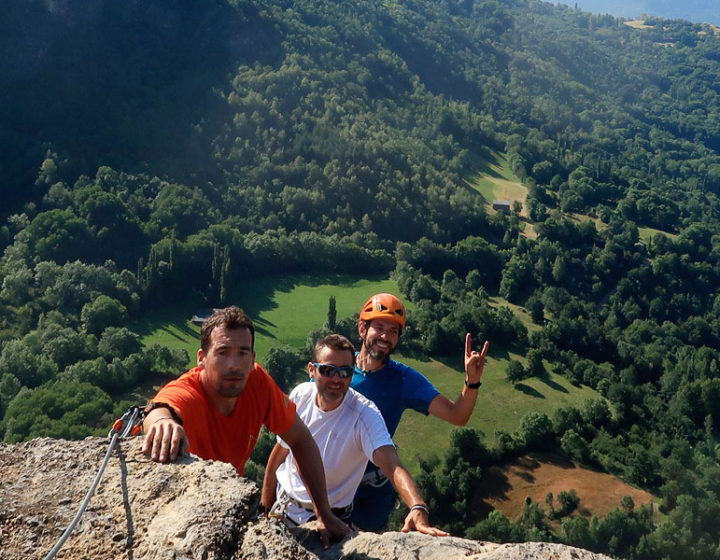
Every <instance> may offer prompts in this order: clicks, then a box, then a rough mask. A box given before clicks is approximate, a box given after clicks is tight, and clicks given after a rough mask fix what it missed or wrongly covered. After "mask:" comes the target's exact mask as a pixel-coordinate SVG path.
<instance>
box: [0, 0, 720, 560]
mask: <svg viewBox="0 0 720 560" xmlns="http://www.w3.org/2000/svg"><path fill="white" fill-rule="evenodd" d="M0 52H2V54H3V56H2V57H0V76H1V78H0V83H1V84H2V87H0V153H2V158H0V192H1V193H2V195H3V202H2V204H0V249H1V250H2V259H1V260H0V286H1V289H0V419H2V420H1V421H0V439H2V441H4V442H6V443H14V442H19V441H24V440H27V439H30V438H34V437H38V436H51V437H56V438H71V439H72V438H82V437H85V436H87V435H90V434H92V435H104V434H105V433H107V429H108V427H109V426H110V424H111V423H112V420H113V419H114V418H116V417H118V416H119V415H120V414H122V412H123V411H124V410H125V409H126V408H127V407H128V406H129V404H137V403H135V402H133V401H132V399H131V398H130V397H129V395H131V394H132V391H133V389H134V388H135V387H137V386H138V385H139V384H140V383H141V382H142V381H143V380H144V379H145V378H147V376H149V375H156V374H157V375H160V374H167V373H173V374H177V373H179V372H181V371H182V370H183V368H184V367H185V366H186V365H187V363H188V360H189V358H190V357H189V356H188V355H187V352H185V351H179V350H177V349H171V348H168V347H165V346H162V345H144V344H142V342H141V339H140V336H139V334H138V333H137V332H135V331H134V330H133V327H132V325H134V324H137V321H138V320H139V319H141V318H142V317H146V316H149V315H152V314H154V313H158V312H159V311H161V310H162V309H163V308H165V307H167V306H169V305H172V304H175V303H176V302H177V301H187V302H189V303H191V304H192V305H196V306H198V307H200V306H207V307H211V306H219V305H224V304H228V303H232V302H233V301H234V300H233V296H234V294H235V292H234V290H235V289H236V287H237V286H238V285H239V284H240V283H241V282H245V281H248V280H261V281H263V282H273V281H274V279H276V278H279V277H283V276H287V275H297V274H315V273H318V271H321V272H322V273H323V274H339V275H343V274H346V275H354V276H356V277H357V276H367V277H370V276H373V277H385V278H388V277H391V278H392V279H393V280H394V281H395V282H397V285H398V286H399V288H400V291H401V294H400V295H401V296H402V297H403V298H404V299H405V300H407V301H408V302H409V303H410V304H411V305H412V310H413V312H412V314H411V315H410V317H409V325H408V328H407V329H406V332H405V333H404V334H403V343H402V344H403V345H402V351H403V353H407V354H408V355H417V356H430V357H434V358H439V359H443V358H445V357H447V356H449V355H454V354H456V353H457V349H458V348H461V345H462V340H463V337H464V334H465V333H466V332H470V333H472V334H473V338H474V339H475V340H483V339H488V340H490V342H491V352H492V353H493V355H494V356H496V357H497V358H498V359H501V358H502V359H506V362H507V370H506V377H507V379H506V382H507V383H509V384H515V385H517V384H519V383H521V382H522V380H524V379H527V378H529V377H535V376H541V375H543V374H545V373H546V372H548V371H552V372H554V373H557V374H560V375H563V376H565V377H566V378H567V379H569V380H570V381H571V382H572V383H574V384H576V385H578V386H580V385H582V386H586V387H590V388H592V389H594V390H595V391H596V392H597V394H598V398H597V399H593V400H589V401H587V402H586V403H585V404H584V406H582V407H580V408H574V407H561V408H558V409H557V410H556V411H555V412H554V413H553V414H551V415H548V414H545V413H538V412H529V413H528V414H525V415H524V416H523V418H522V419H521V421H520V424H519V426H518V429H517V430H516V431H514V432H507V433H505V432H503V433H498V434H495V435H494V437H492V435H490V437H488V434H479V433H478V432H477V431H475V430H473V429H470V428H465V429H460V430H456V431H455V432H454V433H453V441H452V445H451V447H450V449H449V451H448V452H447V453H446V455H445V456H444V457H440V458H433V459H429V460H428V461H426V462H424V464H423V465H422V469H423V472H422V473H421V475H420V477H419V480H418V482H419V484H420V486H421V488H422V490H423V493H424V495H425V496H426V497H427V500H428V503H429V505H430V509H431V511H434V512H442V513H438V514H437V517H435V518H433V520H432V521H433V523H434V524H436V525H438V526H440V527H443V528H446V529H448V530H450V531H452V532H453V534H455V535H458V536H467V537H470V538H476V539H485V540H494V541H497V542H510V541H525V540H547V541H557V542H564V543H567V544H571V545H574V546H580V547H583V548H587V549H590V550H593V551H598V552H603V553H606V554H609V555H611V556H614V557H617V558H627V559H629V560H650V559H653V560H655V559H669V560H688V559H698V560H700V559H720V529H719V528H718V525H717V518H718V514H719V513H720V511H719V510H720V500H719V499H718V498H720V482H719V481H720V465H718V458H720V447H719V446H718V436H719V435H720V318H719V314H720V297H719V296H720V235H719V234H720V198H719V197H718V193H720V29H718V28H715V27H711V26H707V25H699V24H691V23H688V22H686V21H682V20H661V19H648V20H644V21H642V22H629V21H626V20H623V19H620V18H615V17H612V16H609V15H602V16H599V15H592V14H589V13H585V12H582V11H580V10H577V9H573V8H571V7H568V6H564V5H554V4H552V3H548V2H542V1H539V0H441V1H438V0H405V1H402V2H400V1H397V0H387V1H385V2H382V3H372V2H361V1H357V0H345V1H344V2H341V3H340V2H332V1H330V0H314V1H309V0H296V1H293V2H288V1H284V0H279V1H271V0H246V1H242V0H207V1H205V2H190V1H187V0H174V1H172V2H170V1H168V0H147V1H145V2H117V1H113V0H98V1H96V2H92V3H89V4H88V3H86V2H80V1H79V0H63V1H61V2H45V1H44V0H43V1H41V0H13V1H11V2H9V3H7V4H6V5H5V7H4V14H3V17H2V18H0ZM505 164H506V165H507V166H508V168H509V171H510V172H511V173H512V175H513V176H514V177H515V178H517V180H518V182H519V183H520V184H521V185H522V187H523V189H524V190H526V192H527V195H526V197H525V198H524V199H523V200H513V201H511V202H512V205H511V209H510V211H509V212H500V211H495V210H493V209H492V207H491V206H492V200H488V198H487V196H486V195H485V196H484V195H483V194H482V193H481V192H480V190H481V189H479V188H477V181H478V180H479V179H481V178H483V177H488V176H490V177H492V176H493V173H495V171H494V169H497V166H498V165H505ZM491 297H493V298H501V299H502V300H504V301H506V302H507V303H508V305H501V306H499V307H497V306H491V305H490V304H489V298H491ZM510 306H520V307H522V308H523V309H525V310H527V312H528V313H529V315H530V317H531V318H532V322H533V328H528V325H526V324H524V323H523V322H522V321H521V320H520V319H519V318H518V317H517V316H516V315H515V314H514V313H513V311H512V310H511V307H510ZM352 324H353V318H352V317H343V318H339V320H338V324H337V328H338V329H339V330H342V329H346V330H348V331H351V330H352ZM320 327H321V325H318V329H320ZM294 351H296V352H297V354H298V355H299V356H301V357H302V356H305V355H306V351H305V348H297V349H294ZM282 352H287V350H282V349H279V350H278V351H277V352H276V353H275V354H274V355H273V354H269V356H268V361H269V362H270V363H271V364H272V363H280V362H283V363H292V355H291V356H289V357H288V356H283V355H282ZM290 353H291V354H292V350H291V351H290ZM511 354H512V355H513V356H520V357H521V359H514V358H511V357H510V355H511ZM271 358H272V359H271ZM273 359H274V360H275V361H274V362H273ZM302 363H303V362H302V360H301V361H300V362H299V364H302ZM299 364H298V365H299ZM268 367H269V369H270V371H271V373H273V368H272V367H270V366H268ZM533 450H546V451H547V450H553V451H555V452H557V453H559V454H562V455H563V456H565V457H567V458H569V459H572V460H574V461H577V462H578V463H580V464H583V465H586V466H588V467H590V468H594V469H598V470H601V471H603V472H607V473H611V474H614V475H616V476H619V477H622V478H623V479H625V480H627V481H628V482H630V483H631V484H633V485H635V486H637V487H639V488H643V489H645V490H648V491H650V492H652V493H653V494H654V495H655V496H656V497H657V501H658V507H657V508H656V509H657V511H655V512H653V511H651V510H650V508H649V507H645V506H643V507H636V506H635V505H634V504H633V503H632V500H631V499H627V500H623V502H622V503H620V504H618V507H617V509H616V510H615V511H613V512H612V513H610V514H609V515H607V516H605V517H603V518H597V517H592V518H591V519H588V518H586V517H583V516H581V515H579V514H577V511H576V507H577V498H578V496H577V495H575V494H574V492H567V493H565V494H563V495H562V497H560V496H557V497H556V498H557V500H554V499H553V497H552V496H549V497H548V505H549V506H550V509H551V511H552V515H551V516H548V514H547V513H546V511H545V510H544V509H543V508H541V507H540V505H539V504H537V503H533V502H528V503H526V505H525V508H524V510H523V513H522V515H521V516H520V517H519V518H517V519H508V518H507V517H506V516H505V515H503V514H502V513H501V512H498V511H494V512H492V513H491V514H490V515H489V516H488V517H487V518H486V519H482V520H477V519H475V518H474V516H473V515H472V511H471V509H470V508H469V507H468V504H469V501H468V498H467V496H468V495H469V494H471V491H472V488H473V487H474V486H475V485H476V484H477V482H478V480H480V479H481V478H482V476H483V471H484V470H485V469H487V468H488V467H489V466H490V465H492V464H498V463H500V462H502V461H505V460H508V459H509V458H512V457H517V456H520V455H522V454H525V453H527V452H530V451H533ZM260 451H262V450H259V452H260ZM716 477H717V478H716ZM580 498H582V496H580ZM0 515H2V514H0Z"/></svg>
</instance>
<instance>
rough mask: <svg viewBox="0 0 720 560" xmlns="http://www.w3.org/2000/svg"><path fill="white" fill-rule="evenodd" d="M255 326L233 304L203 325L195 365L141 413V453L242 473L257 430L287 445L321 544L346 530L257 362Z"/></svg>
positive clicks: (315, 462)
mask: <svg viewBox="0 0 720 560" xmlns="http://www.w3.org/2000/svg"><path fill="white" fill-rule="evenodd" d="M254 343H255V327H254V325H253V323H252V321H251V320H250V319H249V318H248V317H247V315H245V313H244V312H243V311H242V309H239V308H238V307H234V306H233V307H228V308H225V309H220V310H216V311H215V312H214V313H213V314H212V315H211V316H210V317H209V318H208V319H207V320H206V321H205V322H204V323H203V325H202V328H201V330H200V349H199V350H198V353H197V363H198V367H196V368H193V369H191V370H190V371H188V372H186V373H184V374H183V375H182V376H180V377H179V378H178V379H176V380H174V381H171V382H170V383H168V384H167V385H166V386H165V387H163V388H162V389H160V391H159V392H158V394H157V395H156V396H155V398H154V399H153V400H152V402H151V404H150V405H149V406H148V408H147V409H146V411H147V414H146V416H145V420H144V421H143V431H144V432H145V440H144V442H143V452H144V453H147V454H149V456H150V459H152V460H153V461H160V462H161V463H165V462H167V461H174V460H175V459H176V458H177V457H178V455H180V454H182V453H184V452H186V451H190V452H192V453H195V454H196V455H198V456H199V457H201V458H203V459H213V460H219V461H225V462H228V463H231V464H232V465H234V466H235V468H236V469H237V471H238V473H240V474H241V475H242V474H243V470H244V468H245V462H246V461H247V459H248V457H249V456H250V453H251V452H252V450H253V448H254V447H255V442H256V441H257V437H258V434H259V433H260V428H261V427H262V425H263V424H264V425H265V426H267V427H268V429H269V430H270V431H272V432H273V433H275V434H277V435H279V436H280V437H281V438H282V439H283V440H284V441H285V442H287V443H288V444H289V445H290V447H291V449H292V452H293V454H294V456H295V458H296V459H297V463H298V468H299V469H300V472H301V474H302V476H303V479H304V480H305V482H306V484H307V485H308V490H309V491H310V494H311V495H312V499H313V506H314V508H315V510H316V515H317V519H318V522H319V523H318V526H319V530H320V532H321V535H322V537H323V540H324V541H326V542H327V541H329V537H330V536H333V537H339V538H343V537H345V536H346V535H347V534H349V532H350V528H349V527H348V526H347V525H346V524H345V523H344V522H343V521H341V520H340V519H338V518H337V517H336V516H335V515H334V514H333V513H332V512H331V511H330V505H329V503H328V498H327V488H326V484H325V471H324V469H323V466H322V459H321V457H320V452H319V450H318V448H317V445H316V444H315V440H314V439H313V437H312V435H311V434H310V432H309V431H308V429H307V427H306V426H305V424H304V423H303V422H302V420H300V418H299V417H298V416H297V414H296V412H295V405H294V404H292V403H291V402H290V401H289V399H288V397H287V395H285V394H284V393H283V392H282V391H281V390H280V388H279V387H278V386H277V385H276V384H275V382H274V381H273V380H272V378H271V377H270V376H269V375H268V374H267V372H265V370H263V369H262V368H261V367H260V366H259V365H258V364H257V363H255V351H254V350H253V348H254Z"/></svg>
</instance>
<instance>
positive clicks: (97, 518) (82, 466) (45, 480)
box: [0, 438, 610, 560]
mask: <svg viewBox="0 0 720 560" xmlns="http://www.w3.org/2000/svg"><path fill="white" fill-rule="evenodd" d="M108 445H109V440H106V439H102V438H87V439H85V440H82V441H65V440H56V439H49V438H42V439H35V440H32V441H30V442H27V443H20V444H14V445H5V444H3V445H0V473H2V477H1V478H0V558H3V559H4V560H34V559H44V558H46V556H47V555H48V553H49V552H50V551H51V550H52V549H53V547H54V546H55V544H56V543H57V542H58V540H59V539H60V537H61V535H62V534H63V532H64V531H65V529H66V528H67V527H68V526H69V525H70V523H71V521H72V520H73V518H74V517H75V515H76V513H77V511H78V508H79V506H80V504H81V503H82V502H83V499H84V498H85V496H86V494H87V492H88V490H89V489H90V487H91V486H92V484H93V481H94V480H95V477H96V475H97V472H98V469H99V468H100V466H101V464H102V463H103V460H104V458H105V456H106V453H107V450H108ZM140 448H141V440H140V438H131V439H128V440H122V441H120V442H119V444H118V445H117V446H116V448H115V449H114V450H113V452H112V454H111V455H110V458H109V461H108V464H107V468H106V469H105V472H104V474H103V476H102V479H101V480H100V483H99V485H98V487H97V489H96V491H95V493H94V494H93V496H92V498H91V499H90V501H89V503H88V506H87V509H86V510H85V513H84V514H83V515H82V517H81V518H80V520H79V522H78V523H77V526H76V527H75V529H74V530H73V532H72V533H71V534H70V536H69V537H68V538H67V540H66V542H65V543H64V545H63V546H62V547H61V548H60V549H59V551H58V552H57V554H56V556H55V558H59V559H70V558H72V559H73V560H108V559H119V558H127V559H128V560H145V559H147V560H161V559H175V560H181V559H182V560H184V559H188V560H189V559H193V560H201V559H202V560H231V559H233V560H239V559H248V560H250V559H252V560H255V559H273V560H274V559H296V560H340V559H355V560H360V559H363V560H391V559H393V560H419V559H422V560H454V559H460V558H462V559H465V560H500V559H502V560H550V559H553V560H571V559H572V560H610V559H609V558H608V557H607V556H603V555H600V554H595V553H592V552H587V551H584V550H580V549H577V548H572V547H568V546H562V545H557V544H548V543H520V544H504V545H499V544H495V543H489V542H478V541H472V540H468V539H460V538H455V537H447V538H433V537H428V536H425V535H420V534H418V533H407V534H405V533H396V532H387V533H384V534H375V533H356V534H354V535H353V536H351V537H349V538H347V539H345V540H344V541H343V542H340V543H336V544H335V545H333V546H331V547H330V548H328V549H324V548H323V547H322V546H320V544H319V540H318V539H317V534H316V533H315V532H314V531H313V530H312V526H311V525H310V526H307V527H303V528H301V529H300V530H297V531H294V534H291V533H290V532H289V531H288V530H287V529H286V528H285V527H284V526H283V525H282V524H280V523H278V522H277V521H274V520H267V519H256V518H255V517H254V512H255V510H256V507H257V504H258V501H259V497H260V491H259V488H258V487H257V485H255V484H254V483H253V482H250V481H249V480H246V479H244V478H241V477H239V476H237V474H236V473H235V470H234V469H233V468H232V467H231V466H230V465H227V464H225V463H219V462H213V461H203V460H201V459H198V458H196V457H186V458H183V459H182V460H180V461H178V462H177V463H174V464H170V465H161V464H158V463H153V462H151V461H149V460H148V459H147V458H146V457H145V456H144V455H143V454H142V452H141V449H140Z"/></svg>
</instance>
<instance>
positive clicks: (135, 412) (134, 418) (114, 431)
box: [45, 406, 145, 560]
mask: <svg viewBox="0 0 720 560" xmlns="http://www.w3.org/2000/svg"><path fill="white" fill-rule="evenodd" d="M144 419H145V407H139V406H132V407H130V408H129V409H128V411H127V412H126V413H125V414H123V415H122V418H119V419H117V420H115V422H113V425H112V428H110V431H109V432H108V438H109V439H110V445H108V450H107V453H106V454H105V459H104V460H103V462H102V464H101V465H100V469H99V470H98V473H97V475H96V476H95V480H94V481H93V483H92V485H91V486H90V490H88V493H87V494H86V496H85V499H84V500H83V502H82V504H80V508H79V509H78V511H77V513H76V514H75V517H74V518H73V520H72V521H71V522H70V525H68V527H67V529H65V532H63V534H62V536H61V537H60V540H58V542H57V543H56V544H55V546H54V547H53V548H52V550H50V552H48V554H47V556H45V560H51V559H52V558H54V557H55V555H56V554H57V553H58V550H60V547H62V545H63V544H64V543H65V541H66V540H67V538H68V537H69V536H70V533H72V531H73V529H74V528H75V525H77V523H78V521H80V517H82V514H83V513H84V512H85V508H86V507H87V505H88V503H89V502H90V498H91V497H92V495H93V494H94V493H95V489H96V488H97V485H98V484H99V482H100V478H101V477H102V475H103V472H105V467H107V464H108V461H109V460H110V454H111V453H112V450H113V449H114V448H115V445H116V444H117V441H118V439H121V438H122V439H124V438H127V437H128V436H135V435H137V434H138V433H140V427H141V426H142V422H143V420H144Z"/></svg>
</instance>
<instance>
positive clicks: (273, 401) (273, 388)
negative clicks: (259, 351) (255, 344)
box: [255, 364, 295, 434]
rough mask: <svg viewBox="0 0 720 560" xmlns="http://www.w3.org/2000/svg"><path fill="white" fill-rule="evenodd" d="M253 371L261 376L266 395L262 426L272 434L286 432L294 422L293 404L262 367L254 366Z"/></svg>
mask: <svg viewBox="0 0 720 560" xmlns="http://www.w3.org/2000/svg"><path fill="white" fill-rule="evenodd" d="M255 371H256V372H257V373H259V374H260V373H261V374H262V379H263V384H264V385H265V387H264V390H265V392H266V394H267V395H268V409H267V414H266V415H265V419H264V420H263V424H265V426H266V427H267V429H268V430H270V431H271V432H272V433H274V434H282V433H285V432H287V431H288V430H289V429H290V428H291V426H292V425H293V422H295V403H294V402H292V401H291V400H290V398H289V397H288V396H287V395H286V394H285V393H283V391H282V390H281V389H280V387H278V384H277V383H275V380H273V378H272V377H270V375H269V374H268V372H266V371H265V370H264V369H263V368H262V367H260V366H259V365H257V364H256V367H255Z"/></svg>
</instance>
